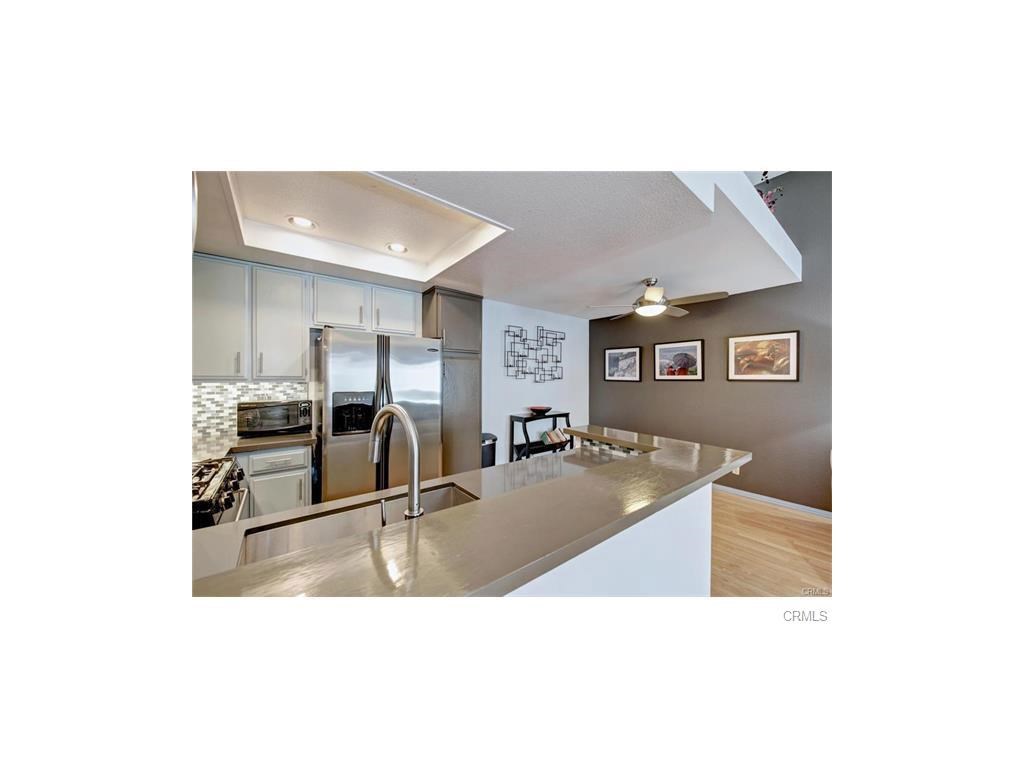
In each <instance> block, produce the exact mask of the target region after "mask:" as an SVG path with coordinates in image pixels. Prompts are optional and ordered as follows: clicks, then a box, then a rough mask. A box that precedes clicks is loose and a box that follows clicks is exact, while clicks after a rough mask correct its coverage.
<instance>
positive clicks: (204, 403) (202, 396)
mask: <svg viewBox="0 0 1024 768" xmlns="http://www.w3.org/2000/svg"><path fill="white" fill-rule="evenodd" d="M306 391H307V390H306V382H304V381H214V382H193V383H192V458H193V460H195V459H198V458H208V457H211V456H222V455H224V451H226V450H227V449H228V447H230V446H231V445H232V444H233V443H234V441H235V439H236V438H237V436H238V429H237V420H236V415H235V406H236V405H238V403H241V402H251V401H254V400H302V399H304V398H306V397H307V395H306Z"/></svg>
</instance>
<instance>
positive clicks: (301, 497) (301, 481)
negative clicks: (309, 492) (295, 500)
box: [299, 477, 306, 502]
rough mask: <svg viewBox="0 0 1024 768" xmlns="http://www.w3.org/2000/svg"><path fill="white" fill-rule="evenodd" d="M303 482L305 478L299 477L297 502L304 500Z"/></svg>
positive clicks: (304, 487)
mask: <svg viewBox="0 0 1024 768" xmlns="http://www.w3.org/2000/svg"><path fill="white" fill-rule="evenodd" d="M305 480H306V478H304V477H300V478H299V501H303V502H304V501H305V500H306V482H305Z"/></svg>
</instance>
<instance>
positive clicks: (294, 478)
mask: <svg viewBox="0 0 1024 768" xmlns="http://www.w3.org/2000/svg"><path fill="white" fill-rule="evenodd" d="M308 478H309V472H308V470H305V469H298V470H292V471H290V472H273V473H271V474H269V475H253V476H252V477H250V478H249V493H250V494H251V495H252V516H253V517H257V516H259V515H269V514H270V513H272V512H283V511H285V510H286V509H295V508H296V507H304V506H306V505H307V504H309V496H308V495H307V490H306V486H307V484H308V482H307V481H308Z"/></svg>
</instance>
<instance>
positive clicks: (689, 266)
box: [383, 171, 794, 318]
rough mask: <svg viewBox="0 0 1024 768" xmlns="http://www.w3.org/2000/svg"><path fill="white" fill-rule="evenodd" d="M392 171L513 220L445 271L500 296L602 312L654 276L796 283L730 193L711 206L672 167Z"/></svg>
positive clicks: (699, 284) (675, 283) (675, 289)
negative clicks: (502, 231) (650, 169)
mask: <svg viewBox="0 0 1024 768" xmlns="http://www.w3.org/2000/svg"><path fill="white" fill-rule="evenodd" d="M383 175H385V176H388V177H390V178H394V179H397V180H398V181H401V182H403V183H405V184H409V185H410V186H414V187H416V188H418V189H422V190H423V191H425V192H428V193H430V194H433V195H437V196H439V197H442V198H444V199H445V200H449V201H451V202H452V203H454V204H456V205H461V206H465V207H467V208H472V209H473V210H476V211H480V212H481V213H482V214H483V215H485V216H490V217H493V218H495V219H498V220H499V221H501V222H503V223H505V224H507V225H508V226H510V227H512V228H513V231H512V232H509V233H507V234H505V235H503V236H502V237H501V238H498V239H497V240H495V241H494V242H492V243H489V244H488V245H485V246H484V247H483V248H481V249H480V250H479V251H477V252H476V253H474V254H471V255H470V256H469V257H467V258H466V259H464V260H463V261H461V262H459V263H458V264H456V265H454V266H453V267H451V268H450V269H448V270H446V271H445V272H443V273H442V274H441V275H440V276H439V277H438V279H437V280H436V282H438V283H441V284H443V285H447V286H449V287H452V288H460V289H462V290H468V291H473V292H476V293H480V294H482V295H483V296H486V297H488V298H493V299H496V300H499V301H507V302H509V303H513V304H521V305H524V306H531V307H537V308H539V309H547V310H550V311H554V312H563V313H566V314H572V315H578V316H580V317H589V318H596V317H607V316H609V315H612V314H617V312H616V311H615V310H602V309H588V305H591V304H593V305H598V304H617V303H630V302H632V300H633V299H634V298H635V297H636V296H638V295H639V294H640V293H641V292H642V289H641V288H640V287H639V282H640V281H641V280H642V279H643V278H645V277H648V276H654V277H658V278H660V280H661V283H660V284H661V285H662V286H664V287H665V290H666V295H667V296H669V297H677V296H686V295H691V294H697V293H709V292H712V291H728V292H729V293H742V292H744V291H750V290H756V289H759V288H765V287H768V286H771V285H781V284H783V283H788V282H792V281H793V280H794V278H793V275H792V273H791V272H790V271H789V270H788V269H786V268H785V266H784V264H782V262H781V261H780V259H779V258H778V256H777V255H776V254H775V253H774V252H773V251H772V250H771V248H770V247H769V246H768V245H767V244H766V243H765V242H764V240H763V238H761V236H760V235H758V234H757V233H756V232H755V231H754V230H753V228H752V227H751V226H750V224H749V222H748V221H747V220H746V218H745V217H743V216H742V214H740V213H739V212H738V211H737V210H736V209H735V208H734V207H733V206H732V204H731V203H730V202H729V201H728V200H727V199H725V198H724V196H721V195H719V196H717V197H716V205H715V211H714V212H712V211H710V210H708V208H707V207H706V206H705V205H704V204H703V203H701V202H700V201H699V200H698V199H697V198H696V196H694V195H693V193H691V192H690V190H689V189H688V188H687V187H686V186H685V185H684V184H683V183H681V182H680V180H679V179H678V178H676V176H675V175H674V174H672V173H669V172H636V173H614V172H608V173H605V172H581V173H564V172H557V173H553V172H506V173H501V172H482V173H474V172H422V173H417V172H408V173H406V172H396V171H391V172H389V171H385V172H383Z"/></svg>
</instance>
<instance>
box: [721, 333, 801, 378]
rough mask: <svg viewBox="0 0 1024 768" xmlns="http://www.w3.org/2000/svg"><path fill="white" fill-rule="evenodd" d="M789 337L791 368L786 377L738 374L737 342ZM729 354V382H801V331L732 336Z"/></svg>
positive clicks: (727, 369)
mask: <svg viewBox="0 0 1024 768" xmlns="http://www.w3.org/2000/svg"><path fill="white" fill-rule="evenodd" d="M783 337H789V339H790V342H791V345H790V350H791V353H790V366H789V373H788V374H786V375H785V376H776V375H774V374H756V375H749V374H748V375H742V374H737V373H736V368H735V365H736V353H735V348H736V342H739V341H767V340H768V339H779V338H783ZM727 352H728V356H729V360H728V362H727V363H726V365H727V368H726V378H727V379H728V380H729V381H799V380H800V378H799V377H800V331H781V332H779V333H762V334H758V335H756V336H730V337H729V341H728V347H727Z"/></svg>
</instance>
